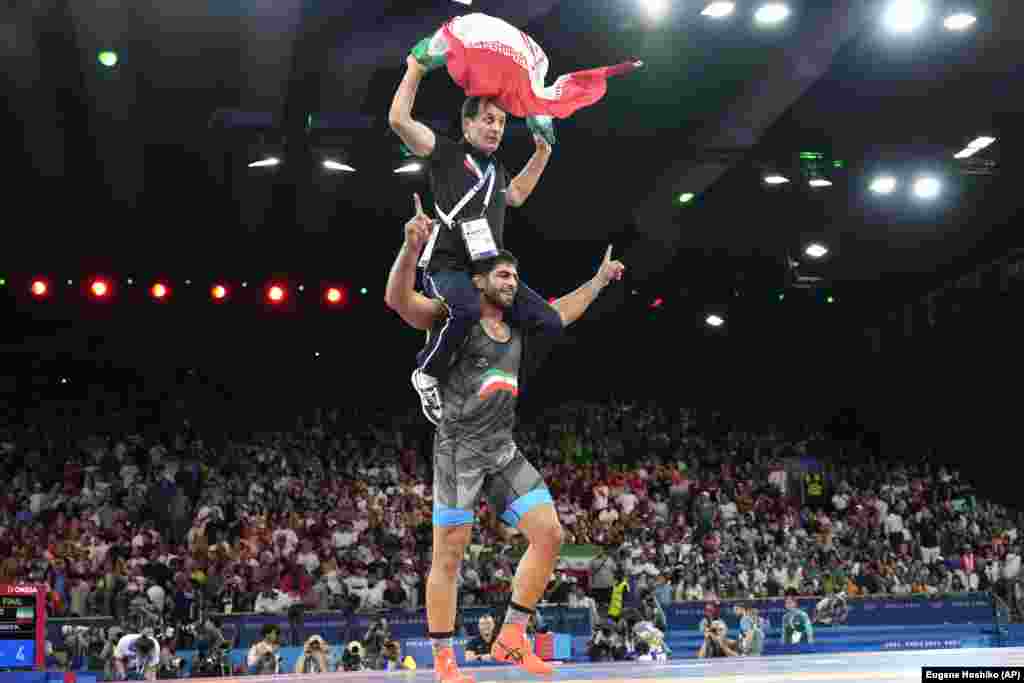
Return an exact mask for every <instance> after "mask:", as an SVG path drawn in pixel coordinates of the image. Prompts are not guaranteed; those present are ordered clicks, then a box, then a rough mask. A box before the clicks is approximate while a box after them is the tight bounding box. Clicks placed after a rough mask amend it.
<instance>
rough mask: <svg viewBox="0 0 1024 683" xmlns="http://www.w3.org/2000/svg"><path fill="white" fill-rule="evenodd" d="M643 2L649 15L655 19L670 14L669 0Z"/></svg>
mask: <svg viewBox="0 0 1024 683" xmlns="http://www.w3.org/2000/svg"><path fill="white" fill-rule="evenodd" d="M642 4H643V6H644V9H645V10H647V16H648V17H650V18H651V19H653V20H655V21H657V20H658V19H662V18H664V16H665V15H666V14H668V0H643V2H642Z"/></svg>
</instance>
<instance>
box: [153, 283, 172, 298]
mask: <svg viewBox="0 0 1024 683" xmlns="http://www.w3.org/2000/svg"><path fill="white" fill-rule="evenodd" d="M150 291H151V292H152V293H153V298H154V299H163V298H164V297H165V296H167V294H168V292H169V290H168V289H167V286H166V285H164V284H162V283H160V282H158V283H156V284H155V285H153V289H152V290H150Z"/></svg>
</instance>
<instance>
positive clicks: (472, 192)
mask: <svg viewBox="0 0 1024 683" xmlns="http://www.w3.org/2000/svg"><path fill="white" fill-rule="evenodd" d="M466 164H467V165H468V166H469V167H470V168H471V169H472V170H473V172H474V173H476V177H477V178H479V180H477V183H476V185H474V186H473V187H471V188H469V192H467V193H466V195H465V196H464V197H463V198H462V199H460V200H459V203H458V204H456V205H455V207H454V208H453V209H452V212H451V213H448V214H446V213H445V212H444V211H442V210H441V207H440V206H438V205H437V204H436V203H435V204H434V208H435V209H437V215H438V216H440V218H441V220H442V221H444V224H445V225H447V226H448V227H449V228H451V227H452V225H453V224H454V222H455V217H456V216H457V215H458V214H459V212H460V211H462V210H463V209H464V208H465V207H466V204H468V203H469V202H470V200H471V199H473V197H475V196H476V195H477V193H478V192H479V191H480V190H482V189H483V187H484V184H485V183H486V184H487V194H486V195H484V212H486V211H487V207H488V205H490V203H491V193H492V192H493V191H494V178H495V176H497V175H498V174H497V173H496V172H495V170H494V162H493V161H492V162H491V163H490V164H489V165H488V166H487V171H486V172H484V173H482V172H481V171H480V167H479V166H477V164H476V161H475V160H474V159H473V157H471V156H470V155H468V154H467V155H466Z"/></svg>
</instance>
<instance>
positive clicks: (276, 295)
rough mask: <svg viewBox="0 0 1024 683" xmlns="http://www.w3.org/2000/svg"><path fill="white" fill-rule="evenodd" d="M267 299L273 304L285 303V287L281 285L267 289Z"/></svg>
mask: <svg viewBox="0 0 1024 683" xmlns="http://www.w3.org/2000/svg"><path fill="white" fill-rule="evenodd" d="M267 299H269V300H270V302H271V303H274V304H279V303H281V302H282V301H284V287H281V286H280V285H272V286H271V287H269V288H268V289H267Z"/></svg>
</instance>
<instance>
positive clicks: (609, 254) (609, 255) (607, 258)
mask: <svg viewBox="0 0 1024 683" xmlns="http://www.w3.org/2000/svg"><path fill="white" fill-rule="evenodd" d="M604 260H605V261H611V260H612V245H610V244H609V245H608V251H606V252H605V254H604Z"/></svg>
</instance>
